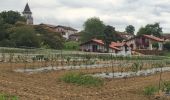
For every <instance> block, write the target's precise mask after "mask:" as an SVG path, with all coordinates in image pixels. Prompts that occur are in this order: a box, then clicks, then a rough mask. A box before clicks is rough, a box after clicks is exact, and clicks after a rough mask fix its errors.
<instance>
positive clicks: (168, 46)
mask: <svg viewBox="0 0 170 100" xmlns="http://www.w3.org/2000/svg"><path fill="white" fill-rule="evenodd" d="M164 48H165V49H167V50H170V42H166V43H165V44H164Z"/></svg>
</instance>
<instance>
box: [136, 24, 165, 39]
mask: <svg viewBox="0 0 170 100" xmlns="http://www.w3.org/2000/svg"><path fill="white" fill-rule="evenodd" d="M142 34H147V35H154V36H157V37H160V36H161V34H162V28H161V27H160V25H159V23H155V24H148V25H146V26H145V27H141V28H140V29H139V31H138V33H137V35H142Z"/></svg>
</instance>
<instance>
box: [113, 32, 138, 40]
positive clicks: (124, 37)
mask: <svg viewBox="0 0 170 100" xmlns="http://www.w3.org/2000/svg"><path fill="white" fill-rule="evenodd" d="M116 33H117V36H118V37H120V38H121V39H122V40H123V41H126V40H129V39H131V38H133V37H135V35H133V34H131V33H126V32H116Z"/></svg>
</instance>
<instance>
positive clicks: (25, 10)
mask: <svg viewBox="0 0 170 100" xmlns="http://www.w3.org/2000/svg"><path fill="white" fill-rule="evenodd" d="M23 13H31V14H32V12H31V10H30V7H29V5H28V3H27V4H26V6H25V9H24V11H23Z"/></svg>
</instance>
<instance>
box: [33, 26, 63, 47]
mask: <svg viewBox="0 0 170 100" xmlns="http://www.w3.org/2000/svg"><path fill="white" fill-rule="evenodd" d="M35 31H36V32H37V33H39V34H38V35H39V36H40V37H41V41H42V42H41V46H42V47H45V48H52V49H62V48H63V46H64V38H63V37H62V35H61V34H60V33H57V32H55V31H53V30H50V29H48V28H46V27H44V26H41V25H38V26H35Z"/></svg>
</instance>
